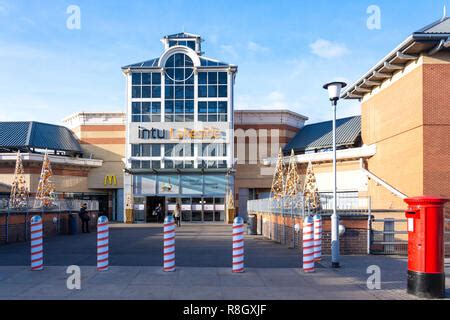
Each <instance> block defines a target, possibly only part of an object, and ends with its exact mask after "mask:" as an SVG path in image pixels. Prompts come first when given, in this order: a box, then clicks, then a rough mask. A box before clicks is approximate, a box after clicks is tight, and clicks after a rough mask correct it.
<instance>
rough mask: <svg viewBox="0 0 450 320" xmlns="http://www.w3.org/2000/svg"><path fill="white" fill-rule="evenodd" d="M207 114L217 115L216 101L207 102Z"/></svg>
mask: <svg viewBox="0 0 450 320" xmlns="http://www.w3.org/2000/svg"><path fill="white" fill-rule="evenodd" d="M208 113H217V102H216V101H210V102H208Z"/></svg>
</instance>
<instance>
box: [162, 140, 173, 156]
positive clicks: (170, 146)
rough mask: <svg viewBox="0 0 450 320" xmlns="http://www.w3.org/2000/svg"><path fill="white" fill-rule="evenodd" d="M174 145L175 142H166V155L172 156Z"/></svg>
mask: <svg viewBox="0 0 450 320" xmlns="http://www.w3.org/2000/svg"><path fill="white" fill-rule="evenodd" d="M173 147H174V144H173V143H167V144H165V145H164V156H166V157H172V152H173Z"/></svg>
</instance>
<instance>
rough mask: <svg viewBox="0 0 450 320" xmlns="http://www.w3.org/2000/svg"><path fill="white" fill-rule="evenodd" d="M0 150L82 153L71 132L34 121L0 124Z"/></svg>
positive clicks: (64, 128) (61, 127) (60, 127)
mask: <svg viewBox="0 0 450 320" xmlns="http://www.w3.org/2000/svg"><path fill="white" fill-rule="evenodd" d="M0 148H4V149H29V148H38V149H49V150H60V151H69V152H74V153H82V150H81V146H80V143H79V142H78V140H77V139H76V138H75V136H74V134H73V133H72V131H70V130H69V129H67V128H66V127H63V126H57V125H53V124H48V123H42V122H35V121H19V122H0Z"/></svg>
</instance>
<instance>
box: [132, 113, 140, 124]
mask: <svg viewBox="0 0 450 320" xmlns="http://www.w3.org/2000/svg"><path fill="white" fill-rule="evenodd" d="M131 122H141V116H140V115H133V116H132V117H131Z"/></svg>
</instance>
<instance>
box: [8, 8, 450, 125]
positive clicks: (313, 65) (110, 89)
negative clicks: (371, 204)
mask: <svg viewBox="0 0 450 320" xmlns="http://www.w3.org/2000/svg"><path fill="white" fill-rule="evenodd" d="M449 2H450V1H449ZM444 4H445V1H444V0H439V1H437V0H414V1H411V0H396V1H385V0H373V1H365V0H358V1H356V0H341V1H332V0H314V1H313V0H311V1H309V0H292V1H287V0H273V1H268V0H245V1H237V0H236V1H233V0H228V1H221V0H215V1H200V0H189V1H181V0H177V1H172V0H165V1H155V0H146V1H137V0H136V1H133V0H130V1H125V0H124V1H114V0H109V1H93V0H88V1H84V0H83V1H81V0H71V1H63V0H51V1H50V0H48V1H34V0H0V111H1V112H0V121H18V120H36V121H44V122H51V123H60V122H61V120H62V118H64V117H65V116H67V115H69V114H72V113H74V112H78V111H124V110H125V82H124V78H123V76H122V74H121V70H120V67H121V66H124V65H127V64H131V63H134V62H139V61H143V60H147V59H150V58H154V57H157V56H159V55H160V54H161V52H162V43H161V42H160V41H159V39H160V38H161V37H162V36H164V35H166V34H171V33H176V32H180V31H182V30H183V29H184V30H185V31H187V32H191V33H196V34H200V35H201V36H202V37H203V38H204V40H205V42H204V43H203V51H205V55H207V56H209V57H212V58H217V59H219V60H223V61H226V62H228V63H232V64H236V65H238V66H239V72H238V75H237V81H236V91H235V93H236V96H235V106H236V108H237V109H259V108H261V109H277V108H288V109H291V110H293V111H296V112H299V113H301V114H304V115H306V116H308V117H309V118H310V121H309V123H312V122H316V121H322V120H328V119H329V118H330V112H331V110H330V107H329V105H328V102H327V97H326V92H325V91H324V90H323V89H322V85H323V83H325V82H328V81H330V80H334V79H344V80H346V81H348V82H349V83H351V82H353V81H355V80H356V79H358V78H359V77H360V76H361V75H362V74H364V73H365V72H366V71H367V70H368V69H369V68H370V67H371V66H373V65H374V64H375V63H376V62H377V61H378V60H380V59H381V58H382V57H383V56H384V55H386V54H387V53H388V52H389V51H391V50H392V49H393V48H394V47H395V46H396V45H397V44H399V43H400V42H401V41H402V40H404V39H405V38H406V37H407V36H408V35H409V34H410V33H412V32H413V31H416V30H418V29H420V28H421V27H423V26H425V25H427V24H429V23H431V22H433V21H435V20H437V19H439V18H440V17H441V16H442V10H443V5H444ZM449 4H450V3H449ZM69 5H77V6H79V8H80V10H81V29H80V30H69V29H68V28H67V27H66V20H67V19H68V17H69V14H67V13H66V10H67V7H68V6H69ZM370 5H377V6H378V7H379V8H380V10H381V29H379V30H369V29H368V28H367V26H366V21H367V19H368V18H369V16H370V15H369V14H368V13H367V12H366V10H367V8H368V7H369V6H370ZM449 10H450V7H449ZM358 113H359V105H358V103H357V102H355V101H353V102H352V101H343V102H342V103H340V105H339V110H338V116H339V117H344V116H348V115H353V114H358Z"/></svg>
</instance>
